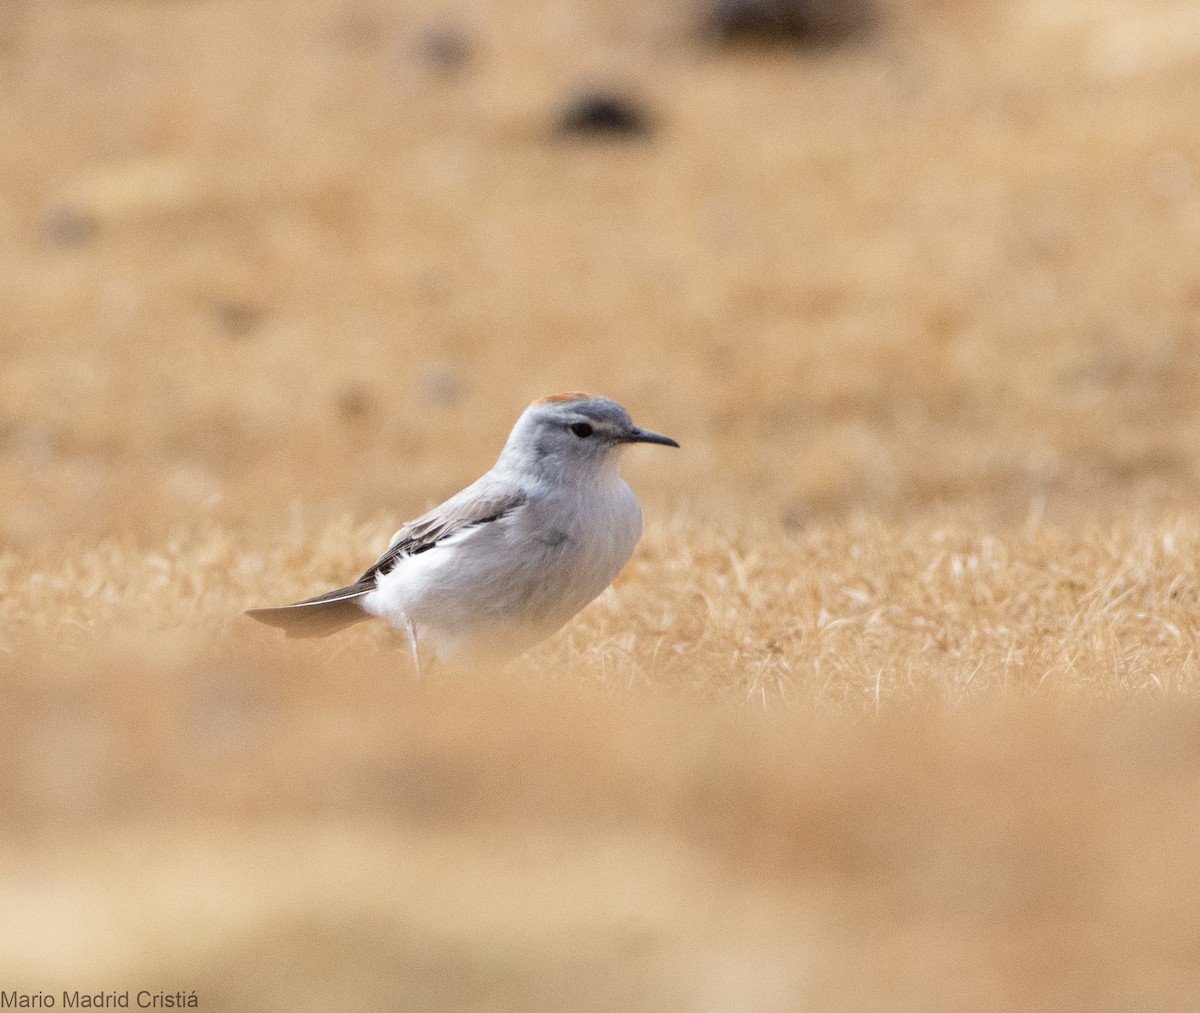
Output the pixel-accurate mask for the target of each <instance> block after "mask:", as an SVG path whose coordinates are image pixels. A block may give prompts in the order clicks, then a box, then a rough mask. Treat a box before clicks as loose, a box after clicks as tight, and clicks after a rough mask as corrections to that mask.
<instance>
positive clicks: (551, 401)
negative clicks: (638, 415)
mask: <svg viewBox="0 0 1200 1013" xmlns="http://www.w3.org/2000/svg"><path fill="white" fill-rule="evenodd" d="M631 443H658V444H661V445H663V446H666V447H678V446H679V444H678V443H676V442H675V441H674V440H673V439H671V438H670V437H669V436H660V435H659V434H658V433H652V432H649V431H648V430H646V429H641V428H639V427H638V426H635V425H634V424H633V419H631V418H630V417H629V412H627V411H626V410H625V409H624V408H622V407H621V406H620V405H619V404H617V402H616V401H613V400H611V399H609V398H606V397H599V396H596V395H590V394H580V393H577V392H571V393H566V394H551V395H550V396H549V397H544V398H541V399H540V400H538V401H534V402H533V404H531V405H530V406H529V407H528V408H526V409H525V411H524V413H523V414H522V415H521V417H520V418H519V419H518V420H517V424H516V425H515V426H514V427H513V431H512V434H511V435H510V436H509V438H508V443H507V444H505V447H504V452H503V453H502V454H501V456H500V460H501V462H504V463H506V464H509V465H512V466H516V467H519V468H525V469H533V470H535V471H538V472H540V473H543V474H545V473H547V472H552V471H556V472H559V473H560V474H563V475H566V476H570V475H580V476H582V475H587V474H595V473H597V472H600V471H603V470H605V469H606V468H613V469H615V468H616V462H617V458H618V456H619V455H618V453H617V451H619V450H621V449H622V448H623V447H626V446H628V445H629V444H631Z"/></svg>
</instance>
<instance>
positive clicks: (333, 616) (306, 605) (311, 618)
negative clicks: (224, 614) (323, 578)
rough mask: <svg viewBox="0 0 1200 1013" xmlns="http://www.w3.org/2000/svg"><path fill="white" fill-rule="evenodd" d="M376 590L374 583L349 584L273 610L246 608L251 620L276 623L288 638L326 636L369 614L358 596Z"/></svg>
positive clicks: (368, 616)
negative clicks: (364, 609)
mask: <svg viewBox="0 0 1200 1013" xmlns="http://www.w3.org/2000/svg"><path fill="white" fill-rule="evenodd" d="M374 589H375V585H374V583H373V582H372V583H370V584H362V583H358V584H351V585H350V586H349V587H341V588H338V589H337V590H336V591H328V592H326V593H325V594H319V595H317V596H316V597H315V598H307V599H305V600H304V601H298V602H296V603H295V604H294V605H281V606H280V607H279V608H272V609H249V610H247V612H246V615H248V616H249V617H250V618H251V619H257V620H258V621H259V622H260V623H266V624H267V625H268V626H278V627H279V628H280V629H281V630H285V631H286V632H287V635H288V636H289V637H327V636H329V634H331V633H337V632H338V630H344V629H345V628H346V627H347V626H353V625H354V624H355V623H357V622H362V620H364V619H370V618H371V617H370V615H369V614H368V613H366V612H364V611H363V607H362V604H361V599H362V597H363V595H366V594H369V593H370V592H371V591H373V590H374Z"/></svg>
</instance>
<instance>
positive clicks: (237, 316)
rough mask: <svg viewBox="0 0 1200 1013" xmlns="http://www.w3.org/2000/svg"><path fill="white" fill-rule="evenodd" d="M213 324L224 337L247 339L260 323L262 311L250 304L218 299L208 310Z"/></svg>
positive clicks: (235, 300)
mask: <svg viewBox="0 0 1200 1013" xmlns="http://www.w3.org/2000/svg"><path fill="white" fill-rule="evenodd" d="M210 312H211V314H212V319H213V322H214V323H215V324H216V326H217V328H218V329H219V330H220V331H221V333H222V334H224V335H226V337H229V338H234V339H241V338H246V337H249V336H250V335H251V334H252V333H253V332H254V331H256V330H257V329H258V327H259V325H260V324H261V323H262V319H263V316H264V314H263V311H262V310H261V309H260V308H259V307H258V306H255V305H253V304H252V303H248V302H243V301H241V300H237V299H219V300H217V301H216V302H214V303H213V304H212V306H211V308H210Z"/></svg>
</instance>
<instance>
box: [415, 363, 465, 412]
mask: <svg viewBox="0 0 1200 1013" xmlns="http://www.w3.org/2000/svg"><path fill="white" fill-rule="evenodd" d="M421 394H422V396H423V397H424V399H425V402H426V404H429V405H432V406H433V407H435V408H453V407H454V406H455V405H457V404H458V403H459V402H461V401H462V398H463V382H462V377H460V376H459V375H458V373H457V372H455V371H454V370H453V369H451V368H450V367H449V366H446V365H436V366H427V367H426V368H425V371H424V373H423V374H422V375H421Z"/></svg>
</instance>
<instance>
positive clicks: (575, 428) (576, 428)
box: [571, 422, 595, 440]
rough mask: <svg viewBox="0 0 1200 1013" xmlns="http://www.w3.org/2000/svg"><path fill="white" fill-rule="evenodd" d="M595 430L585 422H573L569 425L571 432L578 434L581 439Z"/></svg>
mask: <svg viewBox="0 0 1200 1013" xmlns="http://www.w3.org/2000/svg"><path fill="white" fill-rule="evenodd" d="M594 431H595V430H593V429H592V427H591V425H589V424H588V423H587V422H575V423H572V425H571V432H573V433H574V434H575V435H576V436H578V437H579V438H580V439H581V440H585V439H587V438H588V437H589V436H591V435H592V433H593V432H594Z"/></svg>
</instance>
